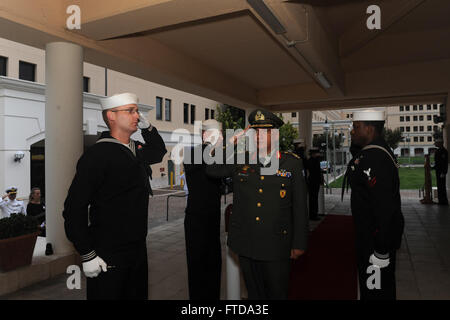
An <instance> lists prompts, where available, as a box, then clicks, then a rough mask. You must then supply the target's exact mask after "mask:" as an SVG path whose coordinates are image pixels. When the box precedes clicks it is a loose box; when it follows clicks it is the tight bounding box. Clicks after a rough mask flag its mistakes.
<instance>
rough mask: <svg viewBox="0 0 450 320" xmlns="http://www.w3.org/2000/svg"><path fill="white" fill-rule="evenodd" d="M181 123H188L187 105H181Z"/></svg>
mask: <svg viewBox="0 0 450 320" xmlns="http://www.w3.org/2000/svg"><path fill="white" fill-rule="evenodd" d="M183 122H184V123H189V103H183Z"/></svg>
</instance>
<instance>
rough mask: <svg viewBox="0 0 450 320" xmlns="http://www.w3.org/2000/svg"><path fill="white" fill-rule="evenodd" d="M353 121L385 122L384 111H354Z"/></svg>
mask: <svg viewBox="0 0 450 320" xmlns="http://www.w3.org/2000/svg"><path fill="white" fill-rule="evenodd" d="M353 121H385V118H384V111H380V110H363V111H354V112H353Z"/></svg>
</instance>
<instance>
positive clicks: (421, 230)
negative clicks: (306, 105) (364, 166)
mask: <svg viewBox="0 0 450 320" xmlns="http://www.w3.org/2000/svg"><path fill="white" fill-rule="evenodd" d="M405 196H411V195H410V194H405ZM228 203H229V202H228ZM178 206H179V207H180V208H181V207H182V205H180V204H179V205H178ZM349 206H350V204H349V196H348V195H346V196H345V197H344V201H343V202H341V200H340V192H337V190H335V191H334V192H333V194H331V195H326V205H325V212H326V213H327V214H345V215H349V214H350V208H349ZM402 209H403V213H404V215H405V220H406V226H405V235H404V241H403V243H402V247H401V249H400V250H399V252H398V257H397V297H398V299H421V300H423V299H450V209H449V207H441V206H437V205H422V204H420V202H419V201H418V199H414V198H407V197H403V198H402ZM180 216H181V215H180V213H179V214H178V216H176V215H175V217H177V218H176V220H172V221H170V222H167V223H163V224H160V225H159V226H156V227H151V229H149V235H148V238H147V242H148V254H149V255H148V256H149V299H188V289H187V271H186V256H185V244H184V231H183V219H182V218H179V217H180ZM319 223H320V221H319V222H313V223H311V226H310V229H314V228H315V227H316V226H317V225H318V224H319ZM222 225H223V224H222ZM150 226H151V224H150ZM225 248H226V247H225V233H224V231H223V227H222V249H223V257H224V263H223V269H224V268H225V265H226V263H225ZM224 271H225V270H224ZM67 276H68V275H62V276H59V277H57V278H54V279H51V280H48V281H44V282H41V283H38V284H36V285H33V286H30V287H27V288H24V289H22V290H19V291H17V292H15V293H12V294H9V295H6V296H2V297H0V299H55V300H60V299H84V298H85V290H84V289H83V288H84V287H85V286H84V285H85V279H83V281H82V285H81V287H82V289H80V290H76V289H75V290H68V289H67V287H66V280H67ZM222 283H223V285H222V295H221V297H222V299H225V298H226V279H225V272H223V274H222ZM243 290H245V289H244V288H243ZM243 292H244V293H243V294H244V295H245V291H243Z"/></svg>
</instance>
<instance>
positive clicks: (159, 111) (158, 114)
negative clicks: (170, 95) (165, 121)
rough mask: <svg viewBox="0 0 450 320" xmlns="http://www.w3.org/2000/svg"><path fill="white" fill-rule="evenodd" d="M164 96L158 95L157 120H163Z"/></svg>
mask: <svg viewBox="0 0 450 320" xmlns="http://www.w3.org/2000/svg"><path fill="white" fill-rule="evenodd" d="M162 100H163V99H162V98H161V97H156V120H162Z"/></svg>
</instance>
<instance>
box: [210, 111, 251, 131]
mask: <svg viewBox="0 0 450 320" xmlns="http://www.w3.org/2000/svg"><path fill="white" fill-rule="evenodd" d="M216 110H217V117H216V120H217V121H219V122H221V123H222V130H223V131H225V130H226V129H234V130H236V129H244V119H243V118H242V117H237V116H236V115H234V116H233V113H232V109H231V108H230V107H229V106H227V105H224V106H219V105H218V106H217V108H216Z"/></svg>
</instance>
